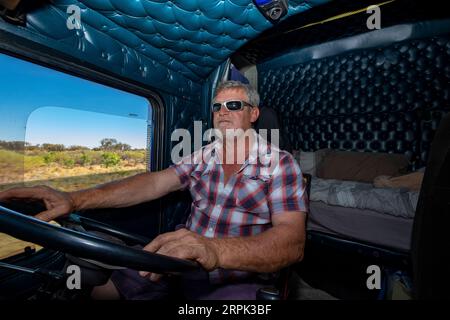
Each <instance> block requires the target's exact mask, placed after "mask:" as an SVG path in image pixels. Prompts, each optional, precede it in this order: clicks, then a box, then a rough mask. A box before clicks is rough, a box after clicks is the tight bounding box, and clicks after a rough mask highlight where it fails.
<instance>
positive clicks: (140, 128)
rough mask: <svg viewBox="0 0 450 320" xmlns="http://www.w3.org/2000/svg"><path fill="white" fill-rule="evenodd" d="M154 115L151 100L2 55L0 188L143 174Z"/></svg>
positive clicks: (87, 183)
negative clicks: (152, 116)
mask: <svg viewBox="0 0 450 320" xmlns="http://www.w3.org/2000/svg"><path fill="white" fill-rule="evenodd" d="M151 115H152V113H151V106H150V103H149V101H148V100H147V99H146V98H143V97H140V96H137V95H134V94H130V93H128V92H124V91H121V90H117V89H113V88H110V87H107V86H104V85H101V84H98V83H94V82H91V81H87V80H84V79H81V78H77V77H74V76H71V75H67V74H65V73H62V72H58V71H55V70H52V69H48V68H45V67H42V66H38V65H35V64H32V63H29V62H25V61H22V60H19V59H16V58H12V57H9V56H6V55H0V190H4V189H8V188H10V187H13V186H21V185H25V186H31V185H42V184H44V185H48V186H51V187H54V188H57V189H60V190H64V191H71V190H77V189H81V188H88V187H91V186H94V185H97V184H100V183H105V182H108V181H112V180H116V179H119V178H123V177H126V176H130V175H134V174H136V173H139V172H143V171H145V170H147V169H148V168H149V165H148V163H149V161H148V158H149V157H148V154H150V153H149V151H150V150H149V146H148V141H151V139H150V138H151V137H149V136H148V134H149V133H150V132H151V126H152V118H151ZM2 237H3V239H5V238H8V237H6V236H5V235H1V234H0V247H2V248H5V245H4V243H2ZM10 240H11V239H9V242H8V244H10V243H11V241H10ZM17 242H19V241H16V242H14V246H15V248H10V250H6V251H8V252H5V250H2V252H0V259H1V258H4V257H5V256H7V255H10V254H11V253H16V252H17V251H18V248H17V246H20V244H17ZM6 247H7V246H6ZM22 249H23V248H22Z"/></svg>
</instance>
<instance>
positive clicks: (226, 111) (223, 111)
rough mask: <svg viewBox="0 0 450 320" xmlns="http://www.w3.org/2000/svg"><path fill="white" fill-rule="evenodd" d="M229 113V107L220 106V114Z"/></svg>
mask: <svg viewBox="0 0 450 320" xmlns="http://www.w3.org/2000/svg"><path fill="white" fill-rule="evenodd" d="M229 113H230V111H229V110H228V109H227V107H225V106H224V105H222V106H221V107H220V110H219V116H223V115H227V114H229Z"/></svg>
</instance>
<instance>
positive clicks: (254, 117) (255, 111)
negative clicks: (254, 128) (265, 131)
mask: <svg viewBox="0 0 450 320" xmlns="http://www.w3.org/2000/svg"><path fill="white" fill-rule="evenodd" d="M258 117H259V107H253V108H252V109H251V110H250V122H251V123H254V122H255V121H256V120H258Z"/></svg>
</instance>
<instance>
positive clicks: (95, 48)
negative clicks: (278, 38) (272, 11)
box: [0, 0, 328, 100]
mask: <svg viewBox="0 0 450 320" xmlns="http://www.w3.org/2000/svg"><path fill="white" fill-rule="evenodd" d="M324 2H328V1H327V0H311V1H291V10H290V12H289V15H292V14H295V13H298V12H302V11H304V10H307V9H309V8H311V7H313V6H315V5H318V4H321V3H324ZM71 4H75V5H78V6H79V7H80V8H81V23H82V28H81V30H69V29H68V28H67V27H66V20H67V17H68V14H67V13H66V9H67V7H68V6H69V5H71ZM27 21H28V23H27V26H26V28H20V29H18V28H16V27H11V26H7V25H5V24H4V23H3V22H1V21H0V28H2V29H8V30H10V31H12V32H14V33H18V34H19V35H21V36H24V37H27V38H30V39H32V40H34V41H37V42H39V43H42V44H44V45H46V46H48V47H51V48H54V49H57V50H59V51H62V52H64V53H66V54H69V55H73V56H75V57H77V58H80V59H82V60H84V61H88V62H90V63H93V64H94V65H97V66H99V67H102V68H105V69H107V70H110V71H112V72H114V73H116V74H118V75H120V76H123V77H126V78H131V79H133V80H137V81H140V82H143V83H145V84H147V85H149V86H153V87H155V88H157V89H160V90H164V91H167V92H169V93H174V94H178V95H182V96H185V97H187V98H188V99H189V98H191V99H194V100H197V99H198V98H199V95H198V92H199V90H200V86H199V85H201V84H202V82H204V81H205V79H206V77H207V76H208V75H209V74H210V73H211V71H212V70H214V69H215V68H216V67H217V66H219V65H220V64H221V63H222V62H223V61H224V60H225V59H226V58H227V57H228V56H230V55H231V54H232V53H233V52H234V51H235V50H236V49H238V48H239V47H241V46H242V45H243V44H244V43H246V42H247V41H248V40H250V39H252V38H254V37H255V36H257V35H258V34H259V33H261V32H262V31H263V30H265V29H267V28H269V27H270V26H271V23H270V22H268V21H267V20H265V18H264V17H263V16H262V14H261V13H260V12H259V11H258V9H257V8H256V7H255V6H254V5H253V2H252V1H251V0H175V1H166V0H133V1H131V0H78V1H77V0H53V1H52V4H49V5H47V6H45V7H43V8H40V9H39V10H37V11H34V12H31V13H30V14H29V15H28V20H27Z"/></svg>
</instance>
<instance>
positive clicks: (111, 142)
mask: <svg viewBox="0 0 450 320" xmlns="http://www.w3.org/2000/svg"><path fill="white" fill-rule="evenodd" d="M117 143H118V142H117V140H116V139H114V138H104V139H102V140H101V141H100V149H102V150H112V149H114V146H115V145H117Z"/></svg>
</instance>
